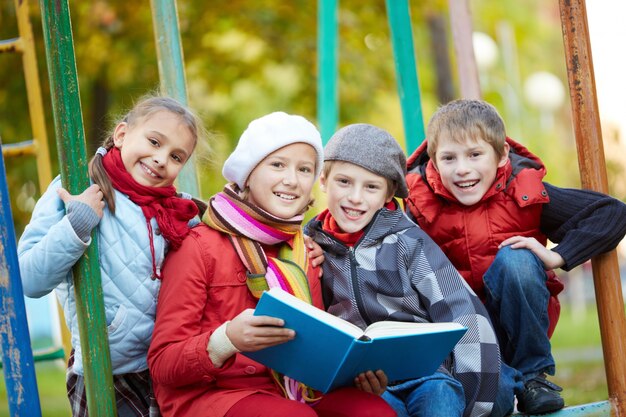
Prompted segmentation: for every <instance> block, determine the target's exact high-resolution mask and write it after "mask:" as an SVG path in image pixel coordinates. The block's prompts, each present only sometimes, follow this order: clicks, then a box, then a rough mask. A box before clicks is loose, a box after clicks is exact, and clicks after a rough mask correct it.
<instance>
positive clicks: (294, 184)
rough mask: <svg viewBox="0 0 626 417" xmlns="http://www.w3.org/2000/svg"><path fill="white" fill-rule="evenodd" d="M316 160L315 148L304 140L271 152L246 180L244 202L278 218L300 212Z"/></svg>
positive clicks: (308, 198)
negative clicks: (246, 194) (246, 201)
mask: <svg viewBox="0 0 626 417" xmlns="http://www.w3.org/2000/svg"><path fill="white" fill-rule="evenodd" d="M316 160H317V153H316V152H315V149H314V148H313V147H312V146H311V145H308V144H306V143H294V144H291V145H287V146H285V147H283V148H280V149H278V150H277V151H274V152H272V153H271V154H269V155H268V156H266V157H265V159H263V160H262V161H261V162H259V164H258V165H257V166H256V167H255V168H254V170H252V172H251V173H250V176H249V177H248V179H247V181H246V186H247V188H248V196H247V199H248V201H249V202H250V203H252V204H255V205H257V206H259V207H260V208H262V209H263V210H265V211H267V212H268V213H270V214H272V215H274V216H276V217H280V218H282V219H290V218H292V217H294V216H296V215H298V214H300V213H302V212H303V211H304V209H305V208H306V207H307V205H308V204H309V202H310V201H311V191H312V190H313V184H314V183H315V163H316Z"/></svg>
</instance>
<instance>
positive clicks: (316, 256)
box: [304, 235, 324, 277]
mask: <svg viewBox="0 0 626 417" xmlns="http://www.w3.org/2000/svg"><path fill="white" fill-rule="evenodd" d="M304 244H305V245H306V248H307V250H308V256H309V260H310V261H311V265H312V266H314V267H316V266H320V265H321V264H322V263H324V251H323V250H322V247H321V246H320V245H318V244H317V242H315V241H314V240H313V239H311V237H310V236H307V235H304ZM321 276H322V269H321V268H320V277H321Z"/></svg>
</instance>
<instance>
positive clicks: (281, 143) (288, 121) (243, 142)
mask: <svg viewBox="0 0 626 417" xmlns="http://www.w3.org/2000/svg"><path fill="white" fill-rule="evenodd" d="M294 143H307V144H309V145H311V146H312V147H313V148H314V149H315V152H316V153H317V161H316V162H315V178H316V179H317V177H318V176H319V174H320V172H321V170H322V165H323V163H324V146H323V145H322V137H321V136H320V132H319V131H318V130H317V128H316V127H315V126H314V125H313V123H311V122H309V121H308V120H307V119H305V118H304V117H302V116H295V115H291V114H287V113H284V112H274V113H270V114H268V115H266V116H263V117H260V118H258V119H256V120H253V121H252V122H250V124H249V125H248V128H247V129H246V130H245V131H244V132H243V134H242V135H241V138H239V143H237V147H236V148H235V150H234V151H233V153H231V154H230V156H229V157H228V159H226V162H224V168H223V169H222V175H223V176H224V178H226V179H227V180H228V181H231V182H235V183H237V185H238V186H239V188H241V189H242V190H243V189H244V188H245V185H246V180H247V179H248V176H249V175H250V173H251V172H252V170H253V169H254V168H255V167H256V166H257V165H258V163H259V162H261V161H262V160H263V159H265V157H266V156H268V155H269V154H271V153H272V152H274V151H277V150H278V149H280V148H282V147H285V146H287V145H291V144H294Z"/></svg>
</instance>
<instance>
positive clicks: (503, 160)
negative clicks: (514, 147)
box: [498, 142, 511, 168]
mask: <svg viewBox="0 0 626 417" xmlns="http://www.w3.org/2000/svg"><path fill="white" fill-rule="evenodd" d="M510 150H511V147H510V146H509V144H508V143H506V142H504V148H503V152H502V157H500V160H499V161H498V168H500V167H503V166H505V165H506V162H507V161H508V160H509V151H510Z"/></svg>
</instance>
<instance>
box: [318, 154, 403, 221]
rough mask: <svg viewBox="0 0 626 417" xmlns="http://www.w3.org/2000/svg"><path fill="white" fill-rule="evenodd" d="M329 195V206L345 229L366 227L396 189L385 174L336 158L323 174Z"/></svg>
mask: <svg viewBox="0 0 626 417" xmlns="http://www.w3.org/2000/svg"><path fill="white" fill-rule="evenodd" d="M320 183H321V185H322V190H323V191H324V192H326V194H327V196H328V210H329V211H330V214H332V216H333V217H334V219H335V221H336V222H337V224H338V225H339V227H340V228H341V230H343V231H344V232H346V233H356V232H358V231H359V230H362V229H364V228H365V227H366V226H367V225H368V224H369V222H370V221H371V220H372V218H373V217H374V214H376V212H377V211H378V210H380V209H381V208H383V207H384V205H385V204H386V203H388V202H389V201H391V199H392V198H393V193H392V192H391V190H389V186H388V182H387V180H386V179H385V178H384V177H381V176H380V175H377V174H374V173H373V172H371V171H368V170H367V169H365V168H362V167H360V166H358V165H354V164H351V163H349V162H341V161H333V165H332V167H331V168H330V171H329V172H328V173H327V174H326V175H324V174H322V176H321V177H320Z"/></svg>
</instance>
